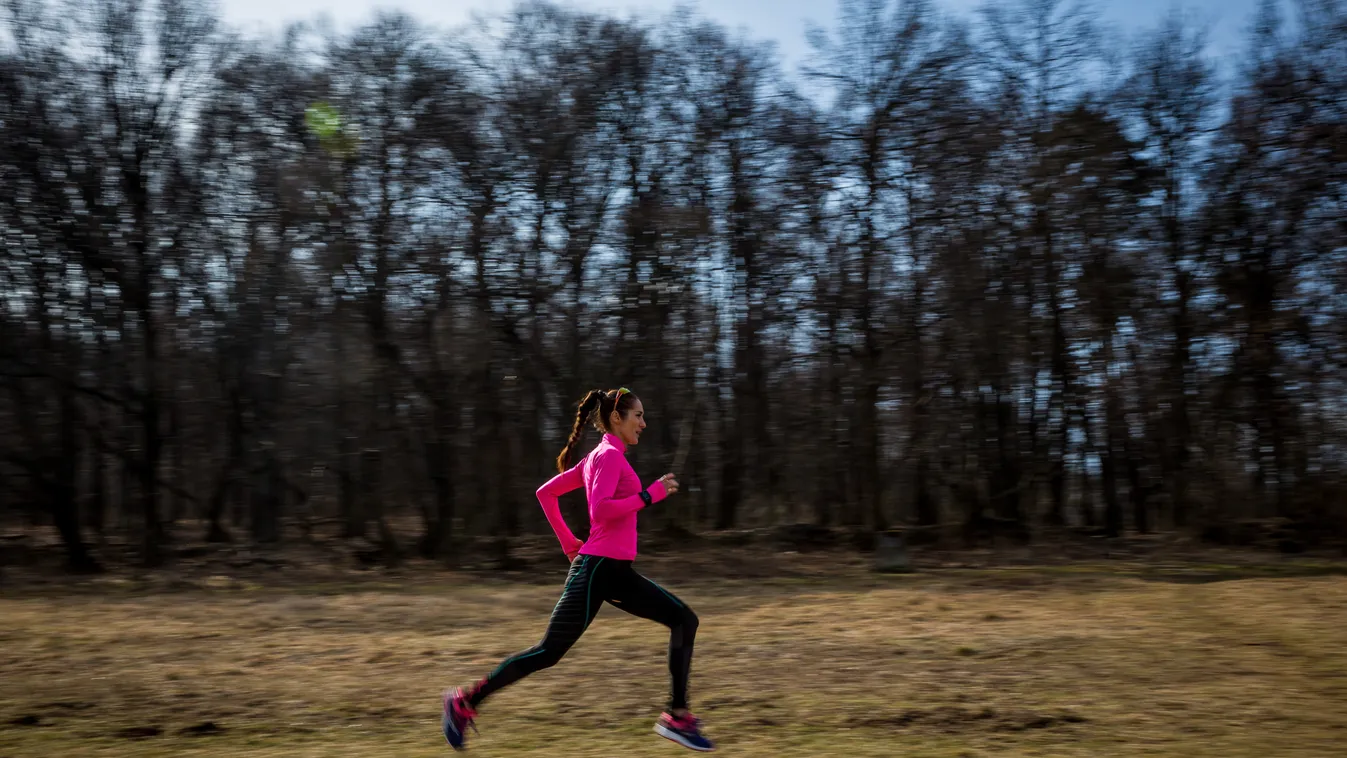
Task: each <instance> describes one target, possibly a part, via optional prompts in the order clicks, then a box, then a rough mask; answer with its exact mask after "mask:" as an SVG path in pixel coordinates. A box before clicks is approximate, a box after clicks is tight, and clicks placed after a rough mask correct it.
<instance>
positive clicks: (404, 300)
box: [0, 0, 1347, 569]
mask: <svg viewBox="0 0 1347 758" xmlns="http://www.w3.org/2000/svg"><path fill="white" fill-rule="evenodd" d="M3 14H4V21H3V23H2V24H0V234H3V247H0V255H2V256H3V258H0V290H2V291H3V292H4V297H3V298H2V299H0V519H4V520H5V521H6V523H9V524H11V525H16V526H19V527H22V528H45V527H54V528H55V529H56V530H57V532H58V533H59V534H60V536H61V538H62V541H63V543H64V544H65V546H66V549H67V551H68V556H69V561H70V564H71V566H72V567H73V568H76V569H90V568H94V567H96V566H97V563H98V558H97V555H96V550H93V549H92V548H91V547H90V544H91V542H92V535H96V534H107V533H109V532H117V533H120V534H123V535H127V536H129V537H131V538H132V539H134V541H135V544H137V545H138V546H139V548H138V551H139V555H140V558H141V559H142V560H143V561H144V563H146V564H147V565H156V564H159V563H161V562H163V561H164V560H165V558H166V557H167V555H168V551H167V549H166V546H167V545H168V544H170V541H171V540H172V539H173V538H174V536H175V535H178V534H181V533H182V532H183V530H192V531H193V534H191V535H190V536H191V537H192V538H193V539H200V538H206V539H209V540H212V541H225V540H251V541H255V542H258V543H268V542H275V541H277V540H279V539H280V538H281V535H282V531H283V530H282V525H283V524H286V523H289V520H291V519H296V518H302V519H318V518H321V519H329V520H332V521H331V522H330V523H335V524H338V525H339V529H340V532H341V533H342V534H343V535H344V536H347V537H356V536H365V537H367V538H369V539H371V540H374V541H376V542H380V543H382V544H385V545H386V546H390V547H392V546H393V545H394V543H395V542H396V540H397V539H398V538H397V536H396V534H395V530H394V529H393V528H392V527H391V526H390V523H391V522H392V521H393V520H395V519H402V520H404V521H406V520H409V519H412V518H413V517H414V518H415V519H416V523H417V524H418V525H419V526H418V529H419V532H420V533H419V536H418V537H417V539H416V543H415V544H403V545H401V546H400V547H398V548H397V549H400V550H403V551H411V550H416V551H419V553H420V554H422V555H424V556H426V557H434V558H440V559H444V560H446V561H452V560H453V557H454V553H455V546H456V545H458V544H460V540H462V539H463V538H466V537H469V536H483V535H486V536H493V537H496V538H497V539H500V540H502V541H504V542H505V543H507V544H508V541H509V540H510V539H511V538H513V537H515V536H517V535H521V534H525V533H530V532H539V531H544V532H545V530H546V529H547V527H546V523H545V522H544V520H543V518H542V515H541V512H540V510H539V509H538V507H537V505H536V502H535V500H534V489H535V488H536V487H537V486H538V485H539V484H541V482H543V481H545V479H546V478H547V477H548V476H550V475H551V473H552V469H551V466H552V461H553V459H554V458H555V456H556V453H557V450H558V449H559V448H560V447H561V445H562V444H563V443H564V441H565V438H566V434H567V432H568V431H569V427H570V423H571V421H572V419H573V416H574V412H575V404H576V401H578V400H579V399H580V397H581V396H582V395H583V394H584V392H585V391H587V390H589V389H592V388H595V387H605V388H606V387H617V386H626V387H629V388H631V389H633V390H634V391H635V392H636V393H637V394H638V395H639V396H640V397H641V399H642V401H643V402H644V405H645V407H646V409H647V410H648V421H649V423H650V428H649V430H648V432H647V433H646V435H645V437H644V438H643V440H642V443H641V445H640V447H639V448H638V449H637V451H636V452H634V454H633V460H634V462H635V463H636V465H637V469H638V471H641V472H642V474H643V475H644V476H646V477H648V478H653V477H655V476H658V475H660V474H662V473H664V472H665V471H667V470H668V469H669V468H670V467H671V466H672V465H673V463H674V461H675V460H677V461H678V462H680V463H681V464H682V470H680V471H678V472H677V473H678V474H679V478H680V480H681V481H682V482H683V487H684V491H683V492H682V493H680V495H679V496H678V497H677V498H676V499H671V500H670V501H668V502H667V503H665V504H661V505H660V506H659V507H658V508H655V509H652V512H651V513H649V514H648V515H646V516H645V518H644V520H643V521H644V524H645V527H646V528H649V529H655V528H672V529H675V530H677V529H682V530H687V531H692V532H698V531H702V530H714V529H732V528H742V527H752V526H768V525H782V524H794V523H812V524H816V525H820V526H829V527H858V528H861V529H864V530H866V531H871V530H882V529H889V528H893V527H896V526H908V527H913V528H921V527H931V526H934V525H948V524H962V525H966V526H968V527H969V528H981V527H982V526H986V525H999V526H1000V527H1006V528H1009V529H1011V530H1012V531H1013V532H1014V533H1017V534H1019V535H1020V536H1021V537H1023V538H1026V539H1028V538H1030V537H1032V536H1033V535H1034V534H1036V533H1039V532H1043V531H1048V530H1052V529H1055V528H1063V527H1068V528H1070V527H1083V528H1089V529H1095V530H1098V533H1100V534H1104V535H1109V536H1116V535H1120V534H1122V533H1124V532H1130V531H1137V532H1151V531H1155V530H1170V529H1179V530H1193V531H1194V532H1195V533H1196V532H1199V531H1201V532H1203V533H1206V534H1209V535H1210V534H1219V533H1220V532H1221V530H1222V529H1227V530H1228V529H1229V528H1230V527H1231V525H1233V524H1238V523H1240V522H1245V521H1248V520H1251V519H1280V520H1281V521H1282V522H1284V523H1287V524H1291V525H1293V527H1294V528H1295V529H1297V530H1299V533H1300V534H1301V535H1302V537H1303V538H1304V539H1305V540H1308V541H1311V542H1312V541H1313V540H1314V539H1318V538H1323V537H1326V536H1329V535H1332V534H1334V533H1341V532H1342V531H1344V516H1347V413H1345V411H1344V397H1347V392H1344V390H1345V389H1347V387H1345V386H1344V378H1347V376H1345V375H1344V373H1343V366H1344V361H1345V360H1347V212H1344V189H1347V181H1344V180H1347V173H1345V169H1347V3H1341V2H1336V1H1335V0H1298V2H1291V3H1276V2H1265V3H1264V4H1263V5H1262V6H1261V7H1260V10H1259V12H1258V13H1257V15H1256V16H1255V17H1253V18H1250V19H1248V26H1249V34H1248V37H1247V42H1246V45H1245V49H1244V50H1243V52H1242V54H1241V55H1240V56H1239V58H1238V59H1237V60H1236V61H1234V62H1233V64H1232V65H1230V66H1228V67H1222V66H1218V65H1217V63H1216V61H1215V59H1214V58H1213V57H1212V55H1211V54H1210V51H1209V49H1208V45H1207V42H1206V38H1205V35H1204V31H1203V28H1202V26H1201V25H1200V24H1199V23H1198V22H1196V21H1194V20H1193V18H1192V17H1191V16H1189V15H1187V14H1184V13H1183V12H1181V11H1176V12H1174V13H1171V14H1169V15H1166V16H1164V17H1161V18H1156V19H1155V20H1154V22H1153V23H1152V24H1151V25H1149V27H1148V28H1146V29H1144V30H1141V31H1139V32H1138V33H1137V34H1135V35H1130V36H1126V37H1123V36H1120V35H1119V34H1117V33H1112V32H1109V31H1107V30H1106V29H1105V28H1104V27H1103V25H1101V24H1100V22H1099V19H1098V16H1097V13H1096V12H1095V11H1094V9H1092V8H1091V6H1089V5H1088V4H1086V3H1082V2H1066V1H1064V0H1013V1H1008V2H996V3H992V4H989V5H988V6H986V8H984V9H983V10H982V11H981V12H980V13H978V14H976V15H974V16H969V17H955V16H951V15H950V14H948V13H946V12H945V9H943V8H941V7H940V6H939V4H938V3H933V2H928V1H927V0H901V1H900V2H891V1H890V0H844V2H842V3H841V10H840V15H839V16H838V18H837V19H836V20H835V23H834V24H832V25H831V27H830V28H829V29H827V30H819V31H817V32H816V33H814V34H813V35H812V36H811V38H810V41H811V46H812V51H813V52H812V54H811V55H810V56H809V57H808V58H807V61H806V63H805V65H804V66H803V67H802V68H801V69H799V70H786V69H785V68H784V67H783V65H782V64H781V63H780V62H779V60H778V58H777V56H776V55H775V54H774V52H773V50H772V49H771V48H770V47H769V46H767V45H765V44H762V43H760V42H756V41H754V40H752V39H749V38H745V37H744V36H741V35H736V34H734V33H731V32H729V31H727V30H726V29H724V28H721V27H719V26H717V25H715V24H713V23H709V22H707V21H704V20H701V19H699V18H697V17H695V16H693V15H691V14H687V13H681V14H675V15H673V16H670V17H667V18H657V19H656V18H651V19H644V20H642V19H620V18H617V17H613V16H607V15H601V14H592V13H587V12H582V11H578V10H573V9H568V8H563V7H561V6H557V5H550V4H547V3H538V2H529V3H523V4H520V5H517V6H515V7H514V8H513V9H511V10H509V11H506V12H503V13H501V14H499V15H497V16H495V17H493V18H491V19H489V20H487V21H485V22H483V23H481V24H478V25H475V26H472V27H468V28H464V29H459V30H454V31H438V30H431V29H428V28H426V27H424V26H422V25H420V24H418V22H416V21H415V20H414V19H412V18H410V17H407V16H401V15H382V16H379V17H377V18H375V19H373V20H372V21H371V22H370V23H368V24H366V25H364V26H362V27H360V28H357V29H355V30H353V31H350V32H349V33H347V32H342V33H338V32H335V31H332V30H331V29H329V28H326V27H324V26H322V25H314V24H307V25H296V26H293V27H290V28H288V29H286V30H285V31H284V32H283V33H281V34H279V35H277V36H275V37H265V36H249V35H246V34H243V33H241V32H239V31H236V30H233V29H230V28H228V27H226V26H224V25H223V24H222V23H221V22H220V21H219V19H218V17H217V16H216V15H214V14H213V12H212V10H211V9H210V8H209V7H208V6H206V5H204V4H201V3H198V2H194V1H193V0H157V2H139V1H137V0H96V1H91V2H83V3H62V2H57V1H56V0H52V1H50V2H42V1H41V0H7V2H5V4H4V10H3ZM593 440H594V436H593V435H591V436H590V437H589V442H590V443H592V442H593ZM569 500H570V499H569V498H568V504H567V507H568V508H569V510H568V511H567V512H568V514H569V515H571V516H572V520H573V521H577V528H578V531H579V532H581V533H583V532H584V524H583V515H582V514H583V509H582V504H577V503H575V502H569Z"/></svg>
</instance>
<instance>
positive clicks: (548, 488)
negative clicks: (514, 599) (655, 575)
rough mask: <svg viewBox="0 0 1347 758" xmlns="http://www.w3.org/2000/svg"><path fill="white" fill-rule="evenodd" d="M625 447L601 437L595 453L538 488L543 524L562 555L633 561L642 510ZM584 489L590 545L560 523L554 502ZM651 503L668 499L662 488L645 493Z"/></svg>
mask: <svg viewBox="0 0 1347 758" xmlns="http://www.w3.org/2000/svg"><path fill="white" fill-rule="evenodd" d="M626 453H627V445H626V443H624V442H623V441H622V440H621V439H620V438H619V437H617V436H615V435H612V434H605V435H603V441H601V442H600V443H599V444H598V446H597V447H595V448H594V449H593V450H591V451H590V453H589V455H586V456H585V457H584V458H582V459H581V460H580V462H579V463H577V464H575V465H574V466H572V467H571V468H569V469H567V470H566V471H564V472H562V473H560V474H557V475H556V476H554V477H552V479H551V480H550V481H548V482H547V484H544V485H543V486H541V487H539V488H538V502H539V503H541V504H542V507H543V513H545V514H546V515H547V523H549V524H551V525H552V531H554V532H556V534H557V539H558V540H560V541H561V549H562V550H564V551H565V552H566V554H567V555H570V554H572V553H575V552H579V553H580V554H581V555H593V556H602V557H605V558H611V559H613V560H619V561H630V560H634V559H635V558H636V513H637V511H639V510H641V508H643V507H644V506H645V501H644V500H642V499H641V480H640V478H639V477H637V476H636V470H635V469H633V468H632V467H631V464H630V463H628V462H627V454H626ZM581 487H584V488H585V498H586V499H587V500H588V501H589V540H588V541H587V542H584V543H581V542H580V540H578V539H576V537H575V535H574V534H572V533H571V530H570V528H569V527H567V526H566V521H565V519H563V518H562V517H561V507H560V506H559V505H558V503H557V499H558V498H560V497H561V496H562V495H564V494H566V493H567V492H571V491H573V490H577V489H580V488H581ZM646 491H647V492H649V493H650V501H651V502H652V503H658V502H659V501H661V500H663V499H664V498H665V497H666V495H667V494H668V493H666V492H665V490H664V483H663V482H654V483H652V484H651V485H650V486H649V487H648V488H647V489H646Z"/></svg>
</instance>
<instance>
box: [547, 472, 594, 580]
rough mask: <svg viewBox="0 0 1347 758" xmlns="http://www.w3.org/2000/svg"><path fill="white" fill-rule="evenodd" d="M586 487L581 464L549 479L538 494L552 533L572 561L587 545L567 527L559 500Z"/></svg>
mask: <svg viewBox="0 0 1347 758" xmlns="http://www.w3.org/2000/svg"><path fill="white" fill-rule="evenodd" d="M584 485H585V480H584V476H583V475H582V474H581V473H580V466H579V464H576V465H575V466H572V467H571V468H569V469H567V470H566V471H563V472H561V473H560V474H557V475H556V476H554V477H552V478H551V479H549V480H548V481H547V484H544V485H543V486H541V487H539V488H538V492H537V495H538V503H539V504H540V505H542V507H543V514H544V515H546V516H547V523H549V524H551V525H552V531H553V532H556V535H557V540H559V541H560V542H561V549H562V551H563V552H565V553H566V557H567V558H571V559H574V558H575V554H576V553H577V552H579V550H580V548H581V547H583V546H584V544H585V543H583V542H581V541H580V540H579V539H577V538H576V536H575V535H574V534H573V533H572V532H571V529H570V527H568V526H566V519H564V518H562V516H561V504H560V501H559V499H560V498H561V496H562V495H564V494H566V493H567V492H571V491H573V490H578V489H580V488H581V487H583V486H584Z"/></svg>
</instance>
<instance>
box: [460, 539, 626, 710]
mask: <svg viewBox="0 0 1347 758" xmlns="http://www.w3.org/2000/svg"><path fill="white" fill-rule="evenodd" d="M604 560H605V559H604V558H601V557H595V556H591V555H582V556H580V557H578V558H576V559H575V561H574V562H572V563H571V570H570V574H569V575H568V576H567V578H566V587H565V589H563V590H562V591H561V599H560V600H558V601H557V604H556V607H554V608H553V609H552V618H551V619H550V620H549V621H548V623H547V632H546V634H544V635H543V639H542V641H541V642H539V643H538V644H536V645H534V646H533V647H531V648H529V649H528V650H525V651H523V652H520V653H516V654H515V655H512V656H510V657H509V658H506V659H505V660H504V661H502V662H501V664H500V665H499V666H497V667H496V670H495V671H492V672H491V673H490V674H488V675H487V676H486V677H485V678H483V679H482V680H481V681H480V682H478V683H477V684H476V685H475V686H474V687H472V688H470V689H469V690H468V691H467V692H466V693H464V694H465V695H466V697H467V700H468V704H469V705H471V706H472V707H473V708H476V707H477V706H478V705H479V704H481V702H482V701H484V700H486V699H487V698H488V697H490V696H491V695H492V694H493V693H495V692H496V691H498V690H500V689H501V688H503V687H508V686H509V685H511V684H514V683H515V682H517V681H519V680H520V679H523V678H524V677H526V676H528V675H529V674H532V673H534V672H537V671H541V670H543V669H545V668H550V667H551V666H553V665H555V664H556V663H557V661H560V660H561V657H562V656H564V655H565V654H566V651H567V650H570V649H571V646H572V645H574V644H575V641H576V640H578V639H580V635H581V634H583V633H584V631H585V629H586V628H587V627H588V626H589V622H590V621H592V620H593V619H594V616H595V615H597V614H598V612H599V607H600V606H601V605H603V596H604V594H605V591H604V585H605V584H606V582H605V581H604V579H603V578H602V577H603V573H601V569H602V568H603V564H604ZM604 573H606V572H604ZM596 585H597V586H596Z"/></svg>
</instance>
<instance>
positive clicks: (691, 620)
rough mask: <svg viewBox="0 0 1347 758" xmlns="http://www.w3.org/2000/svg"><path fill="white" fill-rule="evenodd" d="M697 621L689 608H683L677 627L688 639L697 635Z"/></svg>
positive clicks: (695, 615)
mask: <svg viewBox="0 0 1347 758" xmlns="http://www.w3.org/2000/svg"><path fill="white" fill-rule="evenodd" d="M697 621H698V619H697V614H696V613H695V612H694V611H693V610H692V609H691V608H689V607H687V606H683V612H682V614H681V615H680V617H679V620H678V625H679V626H681V627H682V628H683V631H684V633H686V634H687V635H688V636H689V637H691V636H692V635H694V634H696V633H697Z"/></svg>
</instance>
